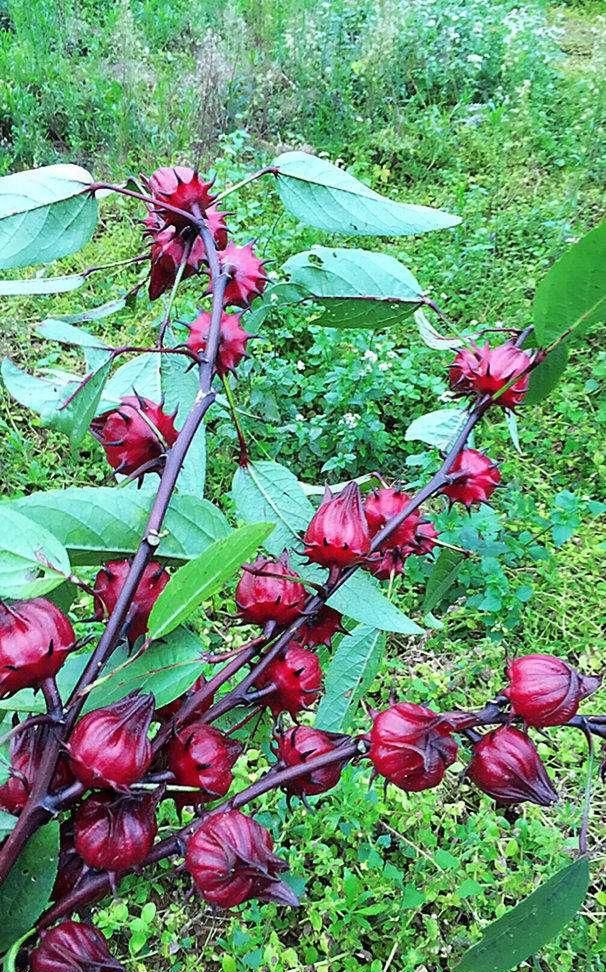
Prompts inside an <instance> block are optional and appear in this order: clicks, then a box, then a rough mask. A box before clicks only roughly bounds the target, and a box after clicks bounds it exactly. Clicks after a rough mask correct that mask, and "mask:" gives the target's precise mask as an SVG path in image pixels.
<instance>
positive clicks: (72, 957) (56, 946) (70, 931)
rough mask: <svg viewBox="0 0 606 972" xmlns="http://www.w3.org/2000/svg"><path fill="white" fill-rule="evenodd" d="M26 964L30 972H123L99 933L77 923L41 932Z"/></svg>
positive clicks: (70, 922)
mask: <svg viewBox="0 0 606 972" xmlns="http://www.w3.org/2000/svg"><path fill="white" fill-rule="evenodd" d="M29 961H30V964H29V967H30V970H31V972H124V966H122V965H120V963H119V962H117V961H116V959H114V958H112V956H111V955H110V954H109V952H108V950H107V944H106V941H105V939H104V937H103V935H102V934H101V932H100V931H98V930H97V929H96V928H93V927H92V925H85V924H83V923H81V922H77V921H63V922H61V924H60V925H57V926H56V927H55V928H49V929H46V930H45V931H43V932H42V933H41V935H40V944H39V945H38V947H37V948H35V949H34V950H33V951H32V953H31V955H30V960H29Z"/></svg>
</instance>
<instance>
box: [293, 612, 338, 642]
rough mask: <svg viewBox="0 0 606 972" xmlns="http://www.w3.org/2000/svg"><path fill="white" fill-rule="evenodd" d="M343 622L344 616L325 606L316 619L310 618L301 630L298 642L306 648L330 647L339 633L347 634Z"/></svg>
mask: <svg viewBox="0 0 606 972" xmlns="http://www.w3.org/2000/svg"><path fill="white" fill-rule="evenodd" d="M342 620H343V615H342V614H339V612H338V611H335V610H334V609H333V608H331V607H327V606H326V605H324V607H323V608H322V609H321V610H320V611H319V612H318V614H316V615H315V617H313V618H310V620H309V621H307V622H306V623H305V624H304V625H303V626H302V627H301V628H299V630H298V631H297V636H296V640H297V641H298V642H299V644H301V645H303V646H304V647H305V648H307V647H312V648H314V647H315V646H316V645H330V643H331V641H332V639H333V638H334V636H335V635H336V634H338V633H339V632H340V633H342V634H347V631H346V629H345V628H344V627H342V625H341V622H342Z"/></svg>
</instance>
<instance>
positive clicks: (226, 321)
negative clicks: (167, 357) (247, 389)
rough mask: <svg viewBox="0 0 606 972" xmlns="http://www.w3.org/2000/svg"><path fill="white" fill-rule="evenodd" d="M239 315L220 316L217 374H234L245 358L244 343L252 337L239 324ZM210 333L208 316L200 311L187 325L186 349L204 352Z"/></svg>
mask: <svg viewBox="0 0 606 972" xmlns="http://www.w3.org/2000/svg"><path fill="white" fill-rule="evenodd" d="M241 316H242V315H241V314H225V313H223V315H222V316H221V336H220V339H219V352H218V354H217V373H218V374H219V375H226V374H227V373H228V371H233V372H235V370H236V368H237V367H238V365H239V364H240V362H241V361H242V358H244V357H245V356H246V342H247V341H248V340H249V339H250V338H251V337H252V335H251V334H249V333H248V332H247V331H245V330H244V328H243V327H242V325H241V324H240V318H241ZM209 331H210V314H209V313H208V311H201V313H200V314H198V316H197V317H196V319H195V320H194V321H192V323H191V324H190V325H189V336H188V338H187V347H188V348H191V350H192V351H195V352H196V354H200V353H201V352H204V351H206V342H207V340H208V333H209Z"/></svg>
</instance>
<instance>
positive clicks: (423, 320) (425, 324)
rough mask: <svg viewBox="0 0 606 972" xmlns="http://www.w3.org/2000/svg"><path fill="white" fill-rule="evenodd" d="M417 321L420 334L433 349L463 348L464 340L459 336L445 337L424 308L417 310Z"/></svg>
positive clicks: (415, 315)
mask: <svg viewBox="0 0 606 972" xmlns="http://www.w3.org/2000/svg"><path fill="white" fill-rule="evenodd" d="M414 317H415V323H416V325H417V328H418V330H419V335H420V337H421V340H422V341H423V343H424V344H426V345H427V347H428V348H431V349H432V350H433V351H449V350H452V351H454V350H455V349H456V348H462V347H463V346H464V343H465V342H464V341H463V340H462V338H459V337H452V338H445V337H442V335H441V334H440V333H439V331H436V329H435V327H434V326H433V324H432V323H431V321H430V320H429V318H428V317H427V315H426V314H425V313H424V311H422V310H417V311H415V314H414Z"/></svg>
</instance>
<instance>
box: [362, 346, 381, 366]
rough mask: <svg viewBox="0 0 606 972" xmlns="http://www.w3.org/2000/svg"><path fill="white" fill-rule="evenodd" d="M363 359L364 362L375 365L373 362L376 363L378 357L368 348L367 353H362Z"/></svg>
mask: <svg viewBox="0 0 606 972" xmlns="http://www.w3.org/2000/svg"><path fill="white" fill-rule="evenodd" d="M364 358H365V360H366V361H372V363H373V364H375V362H376V361H378V359H379V355H378V354H375V352H374V351H371V350H370V348H369V349H368V350H367V351H365V352H364Z"/></svg>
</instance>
